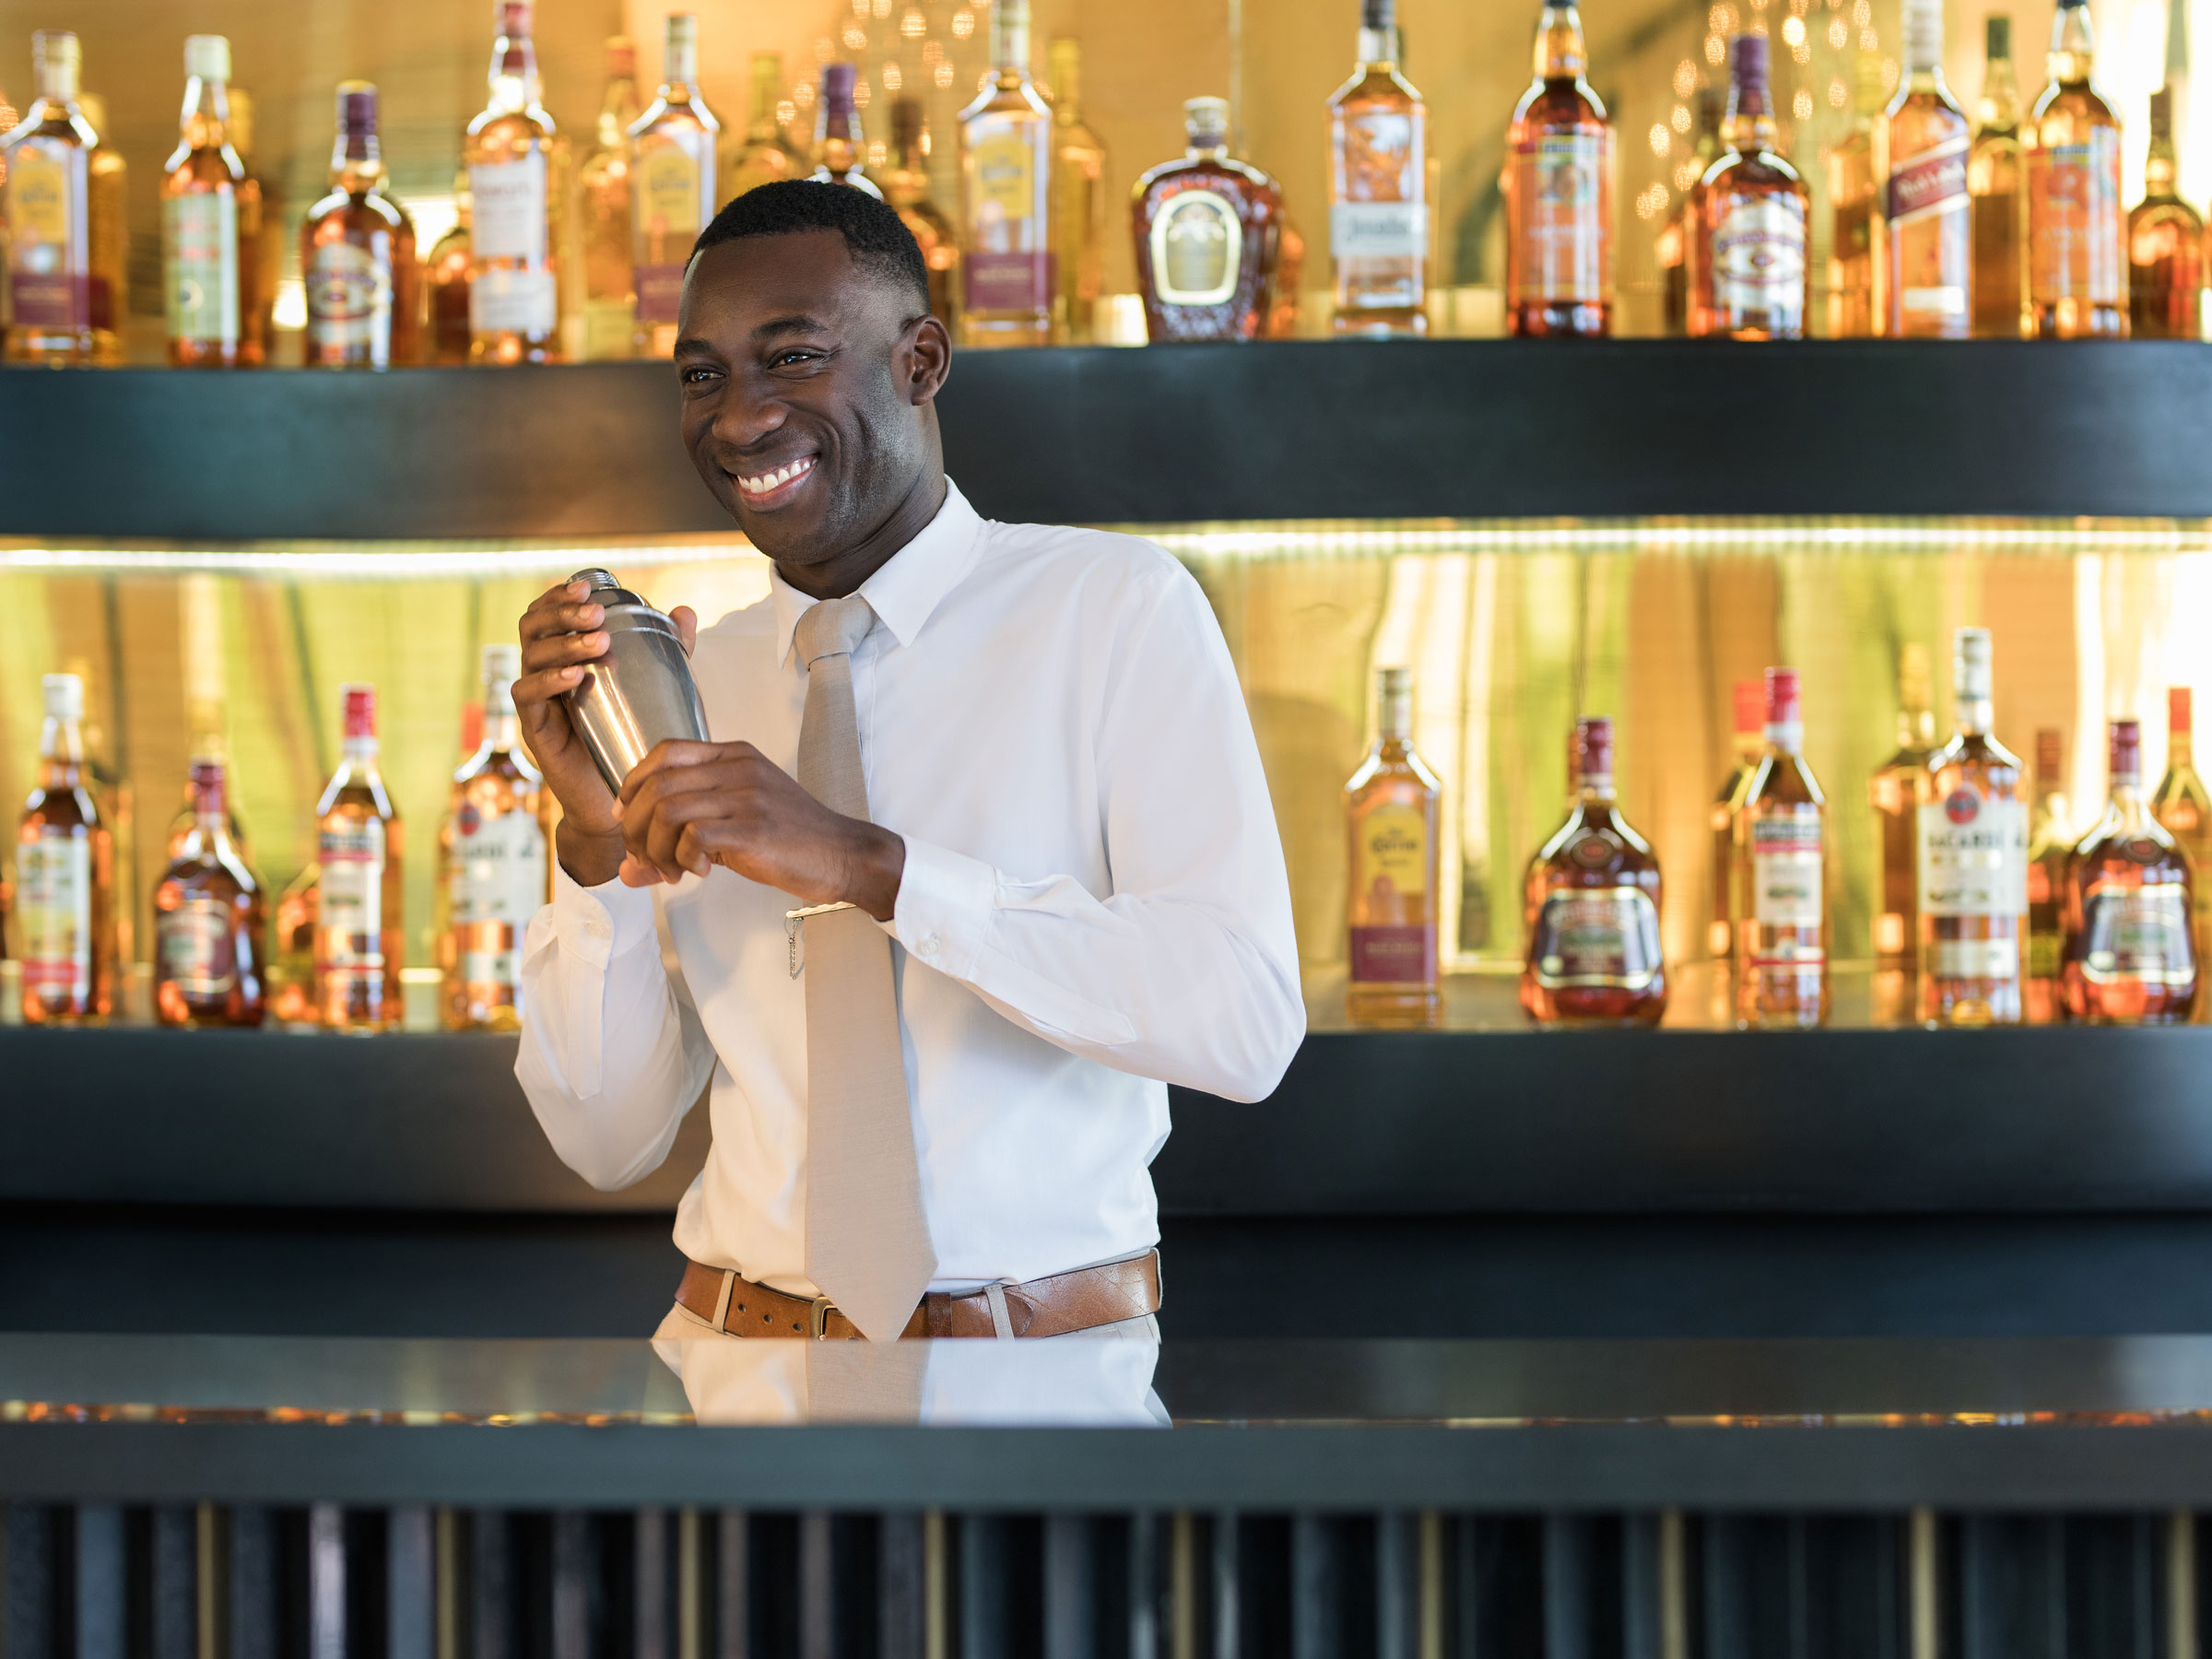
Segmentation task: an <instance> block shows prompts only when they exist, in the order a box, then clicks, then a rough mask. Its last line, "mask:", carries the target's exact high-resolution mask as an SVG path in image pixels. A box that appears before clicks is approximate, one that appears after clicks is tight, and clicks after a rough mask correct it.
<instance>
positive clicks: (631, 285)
mask: <svg viewBox="0 0 2212 1659" xmlns="http://www.w3.org/2000/svg"><path fill="white" fill-rule="evenodd" d="M637 119H638V67H637V51H636V49H635V48H634V47H632V46H631V45H630V43H629V36H628V35H615V36H612V37H611V38H609V40H608V41H607V42H606V95H605V96H604V97H603V98H602V99H601V100H600V103H599V124H598V126H597V128H596V129H595V131H594V134H593V138H592V152H591V154H590V155H588V156H586V157H585V158H584V160H583V165H582V167H580V168H578V169H577V170H576V208H577V213H578V215H579V217H580V218H582V221H583V222H582V225H581V226H580V227H579V231H580V234H581V236H582V242H583V347H582V349H583V355H584V356H585V357H586V358H587V359H594V360H596V359H603V358H626V357H631V356H634V355H635V354H636V351H637V334H638V294H637V279H636V274H635V265H634V263H633V262H634V257H635V256H634V253H633V252H632V249H631V245H630V244H631V240H632V238H631V231H630V184H631V180H630V165H629V129H630V127H631V126H632V125H634V124H636V122H637Z"/></svg>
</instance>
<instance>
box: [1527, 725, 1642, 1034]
mask: <svg viewBox="0 0 2212 1659" xmlns="http://www.w3.org/2000/svg"><path fill="white" fill-rule="evenodd" d="M1575 730H1576V736H1577V738H1578V742H1577V744H1576V747H1575V754H1576V761H1575V768H1576V773H1577V777H1576V783H1577V789H1576V796H1575V802H1574V805H1573V806H1571V808H1570V809H1569V811H1568V814H1567V821H1566V822H1565V823H1564V824H1562V825H1561V826H1560V827H1559V830H1557V831H1556V832H1555V833H1554V834H1553V835H1552V837H1551V839H1550V840H1549V841H1546V842H1545V843H1544V845H1543V846H1542V847H1541V848H1540V849H1539V850H1538V851H1537V853H1536V855H1535V858H1533V859H1531V860H1530V861H1529V866H1528V877H1527V883H1526V900H1527V917H1526V921H1527V926H1528V955H1527V958H1526V960H1525V961H1524V965H1523V968H1522V971H1521V1006H1522V1007H1523V1008H1524V1009H1525V1010H1526V1011H1527V1013H1528V1017H1529V1018H1531V1019H1534V1020H1535V1021H1536V1022H1538V1023H1539V1024H1543V1025H1642V1026H1651V1025H1657V1024H1658V1023H1659V1018H1660V1016H1661V1015H1663V1014H1665V1012H1666V961H1665V957H1664V956H1663V955H1662V954H1661V950H1660V945H1659V903H1660V885H1659V861H1658V859H1657V858H1655V857H1654V856H1653V853H1652V849H1651V844H1650V843H1649V842H1648V841H1645V840H1644V839H1643V837H1642V836H1641V835H1639V834H1637V833H1636V831H1635V830H1632V829H1630V827H1629V824H1628V820H1627V819H1625V818H1622V817H1621V816H1620V808H1619V806H1618V802H1617V801H1616V800H1615V798H1614V794H1613V723H1612V721H1610V720H1606V719H1602V718H1601V719H1589V720H1582V721H1578V722H1577V723H1576V727H1575Z"/></svg>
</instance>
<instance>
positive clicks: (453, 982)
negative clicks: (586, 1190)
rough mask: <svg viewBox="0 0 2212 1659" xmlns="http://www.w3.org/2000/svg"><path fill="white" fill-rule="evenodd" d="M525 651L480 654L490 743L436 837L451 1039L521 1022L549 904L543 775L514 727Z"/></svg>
mask: <svg viewBox="0 0 2212 1659" xmlns="http://www.w3.org/2000/svg"><path fill="white" fill-rule="evenodd" d="M521 671H522V653H521V648H520V647H518V646H514V645H487V646H486V647H485V648H484V735H483V739H482V741H481V743H480V744H479V745H478V747H477V751H476V753H475V754H474V755H472V756H470V757H469V759H468V760H467V762H466V763H465V764H464V765H463V766H462V768H461V770H460V771H458V772H456V773H455V774H454V775H453V804H452V806H450V808H449V809H448V810H447V813H446V818H445V824H444V827H443V829H442V830H441V832H440V835H439V848H438V850H439V855H440V863H441V866H442V868H441V871H440V879H439V888H438V906H439V916H438V928H437V935H438V967H439V970H440V983H441V995H440V1009H439V1013H440V1018H441V1023H442V1024H443V1025H444V1027H445V1029H446V1030H449V1031H472V1030H473V1031H512V1030H516V1029H517V1028H518V1027H519V1026H520V1025H521V1023H522V994H521V988H520V987H521V971H520V964H521V960H522V949H523V930H524V928H526V927H528V926H529V924H530V918H531V917H532V916H534V915H535V914H536V913H537V909H538V906H539V905H541V904H543V903H544V902H545V900H546V878H547V866H546V837H545V831H544V830H542V829H541V828H540V826H539V823H538V790H539V784H538V775H537V771H536V769H535V768H534V767H533V766H531V764H530V762H529V760H528V759H526V758H525V757H524V752H523V746H522V740H521V735H520V732H519V730H518V728H517V726H516V723H515V713H514V681H515V677H516V676H517V675H518V674H520V673H521Z"/></svg>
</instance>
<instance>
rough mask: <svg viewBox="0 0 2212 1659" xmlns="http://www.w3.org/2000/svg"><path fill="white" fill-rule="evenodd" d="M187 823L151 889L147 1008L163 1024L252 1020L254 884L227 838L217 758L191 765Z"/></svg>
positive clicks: (255, 1010)
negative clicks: (150, 983) (150, 972)
mask: <svg viewBox="0 0 2212 1659" xmlns="http://www.w3.org/2000/svg"><path fill="white" fill-rule="evenodd" d="M192 794H193V825H192V829H191V830H189V831H188V832H187V833H186V835H185V837H184V841H183V844H182V846H180V847H179V848H178V849H177V850H176V852H175V853H174V855H173V856H172V857H171V860H170V865H169V869H168V871H167V872H166V873H165V874H164V875H163V876H162V877H161V883H160V885H159V887H157V888H155V889H154V1014H155V1018H158V1019H159V1020H160V1022H161V1023H162V1024H163V1025H170V1026H257V1025H259V1024H260V1023H261V1020H262V1013H263V994H264V989H265V987H264V984H263V979H262V964H261V938H262V921H263V918H262V895H261V884H260V883H259V882H258V881H256V880H255V879H254V877H253V871H252V870H250V869H248V868H247V867H246V861H245V858H244V856H243V855H242V854H241V852H240V851H239V849H238V848H237V847H235V846H234V845H233V844H232V843H231V841H230V835H229V812H228V810H227V808H226V806H225V804H224V783H223V763H222V762H221V761H220V760H214V759H205V758H203V759H197V760H194V762H193V763H192Z"/></svg>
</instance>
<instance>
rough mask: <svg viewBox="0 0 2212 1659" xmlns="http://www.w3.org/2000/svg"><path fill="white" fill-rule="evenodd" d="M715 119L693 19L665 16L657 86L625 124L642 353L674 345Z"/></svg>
mask: <svg viewBox="0 0 2212 1659" xmlns="http://www.w3.org/2000/svg"><path fill="white" fill-rule="evenodd" d="M721 142H722V123H721V122H719V121H717V120H716V119H715V118H714V112H713V111H712V110H710V109H708V108H707V102H706V100H705V99H703V98H701V97H700V95H699V19H698V18H696V17H694V16H692V15H691V14H690V13H689V12H677V13H676V14H675V15H674V16H672V17H671V18H669V19H668V37H667V49H666V54H665V60H664V67H663V78H662V81H661V89H660V93H659V95H658V96H657V97H655V98H654V99H653V102H652V104H651V105H650V106H648V107H647V109H646V111H645V112H644V113H643V114H641V115H640V116H639V117H638V119H637V120H636V122H635V123H633V124H631V126H630V129H629V168H630V222H631V226H632V230H631V238H632V242H631V246H632V249H633V251H634V255H635V263H636V268H637V286H638V332H639V335H640V337H641V345H642V347H643V349H644V353H645V355H646V356H647V357H664V358H665V357H666V356H668V355H669V353H670V352H672V351H673V350H675V348H676V309H677V301H678V300H681V299H682V298H683V292H684V264H685V262H686V261H687V260H688V259H689V258H690V257H691V244H692V243H693V242H694V241H698V240H699V233H700V231H701V230H703V229H706V228H707V221H708V220H709V219H711V218H713V217H714V209H715V207H716V206H718V205H719V204H720V202H721V200H722V198H721V197H720V196H719V195H717V194H715V192H714V153H715V148H716V147H717V146H718V145H719V144H720V143H721Z"/></svg>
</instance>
